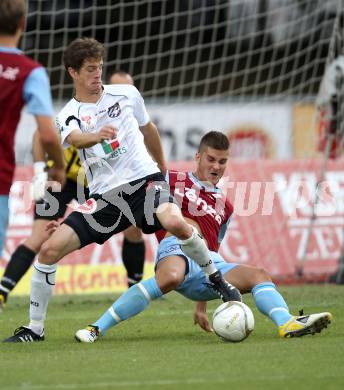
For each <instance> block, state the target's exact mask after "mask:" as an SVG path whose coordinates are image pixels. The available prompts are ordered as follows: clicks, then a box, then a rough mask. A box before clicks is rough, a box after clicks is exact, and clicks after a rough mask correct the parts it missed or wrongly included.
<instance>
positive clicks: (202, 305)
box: [193, 301, 213, 332]
mask: <svg viewBox="0 0 344 390" xmlns="http://www.w3.org/2000/svg"><path fill="white" fill-rule="evenodd" d="M193 319H194V324H195V325H197V324H198V325H199V326H200V327H201V328H202V329H203V330H205V331H206V332H213V329H212V328H211V326H210V323H209V319H208V314H207V302H205V301H200V302H197V303H196V307H195V311H194V313H193Z"/></svg>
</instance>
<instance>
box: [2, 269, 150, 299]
mask: <svg viewBox="0 0 344 390" xmlns="http://www.w3.org/2000/svg"><path fill="white" fill-rule="evenodd" d="M2 273H3V269H0V274H1V275H2ZM31 274H32V268H31V269H30V270H29V272H27V273H26V274H25V276H24V277H23V279H22V280H21V281H20V282H19V283H18V285H17V286H16V288H15V289H14V290H13V295H28V294H29V292H30V281H31ZM153 274H154V269H153V263H152V262H150V263H149V262H146V264H145V271H144V278H145V279H146V278H149V277H151V276H153ZM127 288H128V286H127V276H126V271H125V268H124V266H123V265H120V264H101V265H90V264H74V265H69V264H64V265H60V266H58V268H57V277H56V285H55V289H54V294H55V295H63V294H95V293H120V292H123V291H124V290H126V289H127Z"/></svg>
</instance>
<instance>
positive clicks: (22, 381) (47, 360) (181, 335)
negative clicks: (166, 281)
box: [0, 285, 344, 390]
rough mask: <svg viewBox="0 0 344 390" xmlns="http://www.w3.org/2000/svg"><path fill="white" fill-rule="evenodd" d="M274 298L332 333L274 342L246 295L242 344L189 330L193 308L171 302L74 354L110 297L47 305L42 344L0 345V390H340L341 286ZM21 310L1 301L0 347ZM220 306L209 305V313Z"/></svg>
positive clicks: (19, 303)
mask: <svg viewBox="0 0 344 390" xmlns="http://www.w3.org/2000/svg"><path fill="white" fill-rule="evenodd" d="M280 290H281V291H282V293H283V294H284V296H285V298H286V300H287V301H288V303H289V306H290V309H291V310H292V312H293V313H297V312H298V309H300V308H304V309H305V313H311V312H319V311H330V312H332V314H333V316H334V321H333V323H332V324H331V325H330V326H329V328H328V329H325V330H324V331H323V332H322V333H321V334H316V335H315V336H305V337H302V338H294V339H280V338H279V337H278V335H277V331H276V328H275V326H274V325H273V323H272V322H271V321H269V320H268V319H267V318H265V317H264V316H263V315H262V314H260V313H259V312H258V311H257V310H256V309H255V307H254V304H253V300H252V298H251V296H250V295H246V296H245V302H246V303H247V304H248V305H249V306H250V307H251V308H252V310H253V313H254V316H255V321H256V325H255V329H254V332H253V333H252V334H251V335H250V336H249V338H248V339H246V340H245V341H243V342H241V343H237V344H232V343H224V342H222V341H221V340H220V339H219V338H217V337H216V336H215V335H214V334H207V333H205V332H203V331H201V330H200V329H198V328H197V327H196V326H194V325H193V322H192V311H193V306H194V304H193V303H192V302H191V301H188V300H186V299H184V298H183V297H181V296H179V295H178V294H176V293H172V294H169V295H168V296H167V297H166V299H162V300H158V301H155V302H153V303H152V304H151V307H150V308H148V309H147V310H146V311H145V312H144V313H142V314H140V315H139V316H137V317H136V318H133V319H131V320H129V321H127V322H126V323H122V324H121V325H120V326H118V327H116V328H113V329H111V330H110V331H109V332H108V334H107V335H106V337H104V338H101V339H100V340H99V341H98V342H97V343H95V344H79V343H77V342H76V341H74V333H75V331H76V330H78V329H80V328H82V327H84V326H85V325H87V324H88V323H90V322H92V321H93V320H95V319H97V318H98V316H99V315H100V314H101V313H102V312H103V311H104V310H105V309H107V308H108V307H109V306H110V304H111V303H112V301H113V299H112V297H111V296H109V295H98V296H96V295H94V296H87V297H82V296H68V297H67V296H66V297H55V298H53V300H52V301H51V303H50V308H49V312H48V320H47V322H46V341H44V342H43V343H34V344H6V343H3V344H1V354H0V356H1V364H0V389H1V390H15V389H23V390H53V389H57V390H58V389H61V390H74V389H80V390H83V389H85V390H89V389H141V390H146V389H147V390H151V389H168V390H169V389H171V390H172V389H197V390H200V389H208V390H209V389H240V390H246V389H264V390H265V389H267V390H269V389H274V390H275V389H278V390H280V389H297V390H303V389H307V390H308V389H325V390H327V389H338V390H339V389H344V367H343V365H344V286H343V287H342V286H327V285H323V286H317V285H312V286H311V285H307V286H299V287H283V288H281V289H280ZM27 303H28V298H27V297H23V298H14V297H12V298H11V299H10V301H9V304H8V306H7V308H6V310H5V311H4V313H3V314H2V315H1V316H0V337H1V339H3V338H5V337H8V336H10V335H11V333H12V332H13V330H14V329H15V328H16V327H17V326H19V325H22V324H25V323H27V315H28V305H27ZM219 304H220V301H213V302H211V303H210V305H209V311H210V312H212V311H213V310H214V309H215V308H216V307H217V306H218V305H219Z"/></svg>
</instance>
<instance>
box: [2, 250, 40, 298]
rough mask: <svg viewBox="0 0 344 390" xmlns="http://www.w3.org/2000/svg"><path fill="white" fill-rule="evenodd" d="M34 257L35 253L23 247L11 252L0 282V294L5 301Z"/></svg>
mask: <svg viewBox="0 0 344 390" xmlns="http://www.w3.org/2000/svg"><path fill="white" fill-rule="evenodd" d="M35 256H36V253H35V252H33V251H32V250H31V249H29V248H28V247H26V246H25V245H19V246H18V248H17V249H16V250H15V251H14V252H13V254H12V256H11V259H10V261H9V263H8V264H7V267H6V269H5V272H4V274H3V276H2V278H1V281H0V293H1V295H3V296H4V297H5V299H7V295H8V294H9V293H10V291H12V290H13V289H14V287H15V286H16V284H17V283H18V282H19V280H20V279H21V278H22V277H23V275H24V274H25V273H26V271H27V270H28V269H29V268H30V266H31V264H32V263H33V261H34V259H35Z"/></svg>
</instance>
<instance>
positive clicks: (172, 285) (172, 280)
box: [157, 271, 182, 294]
mask: <svg viewBox="0 0 344 390" xmlns="http://www.w3.org/2000/svg"><path fill="white" fill-rule="evenodd" d="M157 283H158V285H159V288H160V290H161V291H162V292H163V293H164V294H166V293H168V292H170V291H173V290H175V289H176V288H177V287H178V286H179V285H180V284H181V283H182V280H181V277H180V273H179V272H177V271H170V272H168V273H164V274H163V275H161V276H160V277H159V276H158V275H157Z"/></svg>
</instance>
